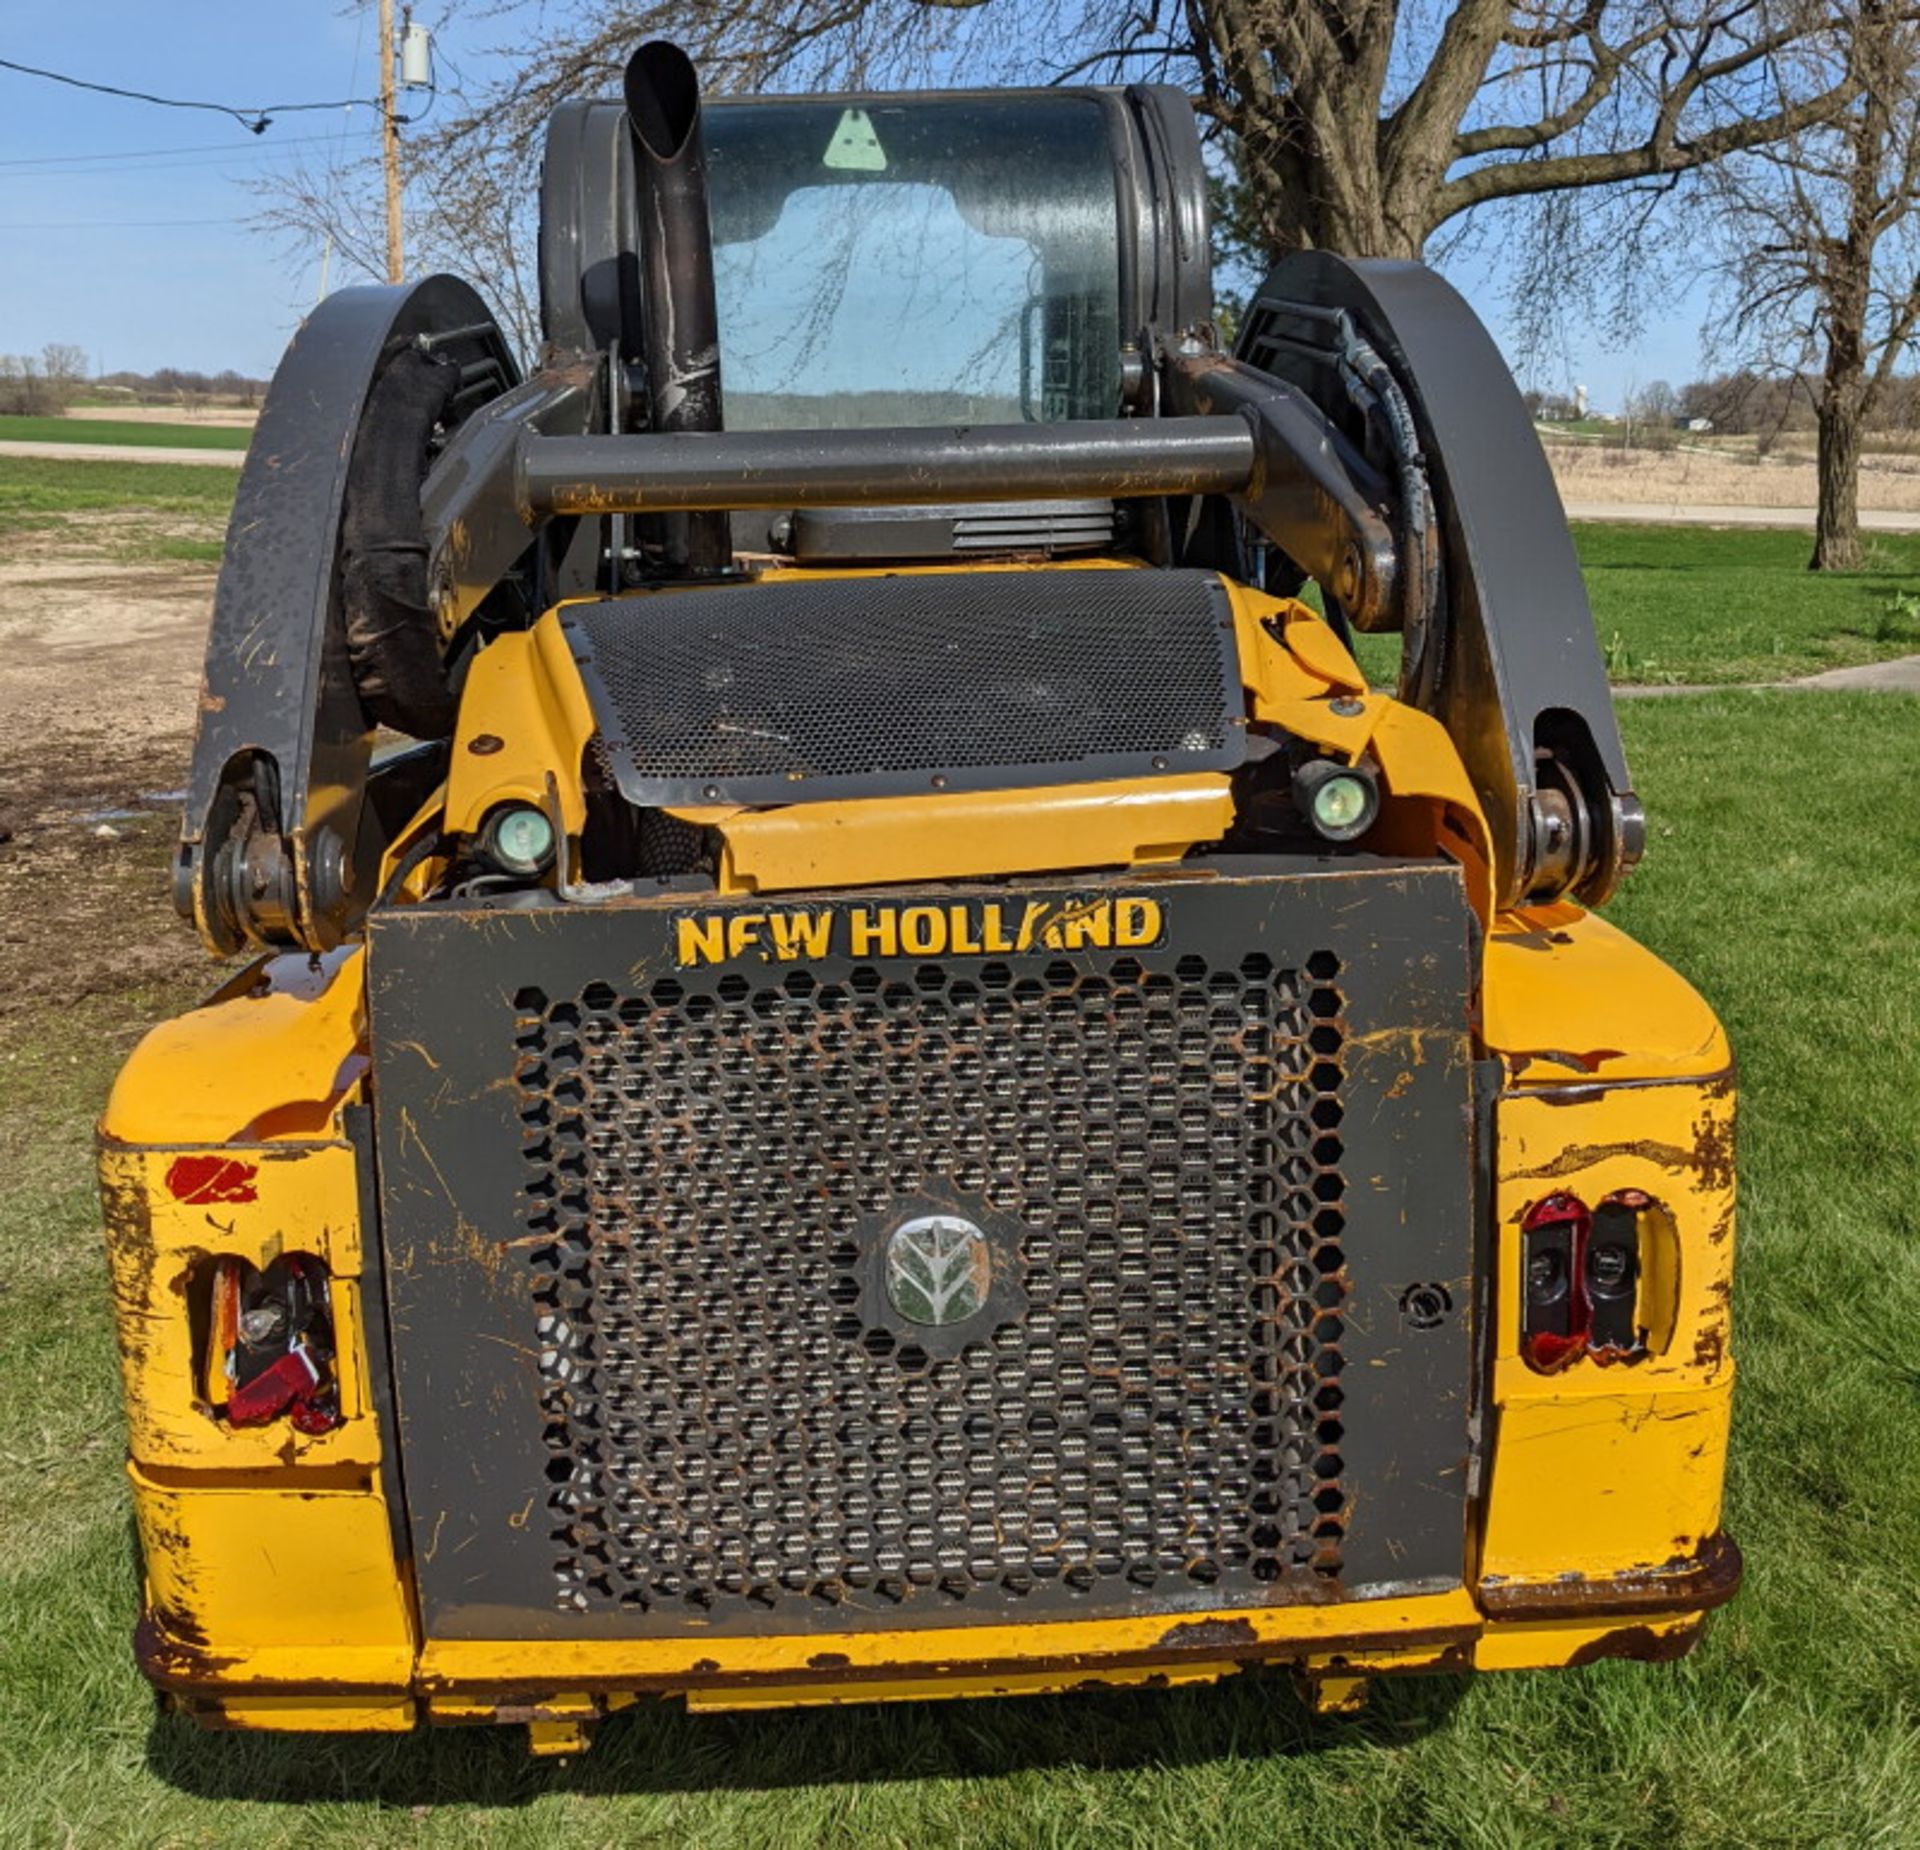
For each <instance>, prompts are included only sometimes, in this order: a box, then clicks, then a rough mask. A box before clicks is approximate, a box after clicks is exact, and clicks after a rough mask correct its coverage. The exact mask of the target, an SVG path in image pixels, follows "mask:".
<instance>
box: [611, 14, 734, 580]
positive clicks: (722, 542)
mask: <svg viewBox="0 0 1920 1850" xmlns="http://www.w3.org/2000/svg"><path fill="white" fill-rule="evenodd" d="M626 98H627V120H628V122H629V123H630V124H631V125H632V128H633V150H634V169H635V175H636V178H637V180H638V192H639V204H640V263H641V272H642V274H641V291H642V300H643V302H644V304H645V310H646V354H645V358H646V363H647V390H648V397H649V399H650V401H651V403H652V408H653V428H654V429H655V430H657V431H662V432H677V431H714V430H719V429H720V428H721V415H720V318H719V311H718V309H717V308H716V306H715V303H714V293H713V226H712V223H711V221H710V220H709V218H708V216H707V150H706V144H705V143H704V141H703V140H702V139H701V134H700V79H699V76H698V75H697V73H696V72H695V71H694V68H693V60H692V59H690V58H689V57H688V56H687V54H686V53H685V52H684V51H682V50H681V49H680V47H679V46H678V45H675V44H672V43H670V42H669V41H668V40H666V39H650V40H649V41H648V42H647V43H646V44H644V45H642V46H641V47H640V49H639V50H638V51H636V52H635V53H634V54H633V56H632V58H631V59H630V60H629V61H628V63H627V76H626ZM667 532H668V541H667V550H668V554H669V557H670V559H671V560H672V561H673V563H675V564H676V565H682V564H683V565H684V567H685V569H686V570H687V571H688V572H689V573H691V574H693V575H694V576H697V577H705V576H712V575H713V574H715V573H719V572H724V571H726V570H727V568H728V567H729V566H730V565H731V564H732V563H733V537H732V532H731V529H730V526H729V523H728V520H727V516H726V515H725V514H722V513H701V514H687V515H675V516H673V517H672V519H671V520H670V522H669V524H668V529H667Z"/></svg>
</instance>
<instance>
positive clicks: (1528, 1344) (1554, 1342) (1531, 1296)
mask: <svg viewBox="0 0 1920 1850" xmlns="http://www.w3.org/2000/svg"><path fill="white" fill-rule="evenodd" d="M1592 1226H1593V1217H1592V1216H1591V1215H1590V1214H1589V1213H1588V1212H1587V1205H1586V1203H1585V1202H1583V1201H1582V1200H1581V1199H1580V1197H1579V1196H1578V1195H1549V1196H1547V1198H1546V1199H1545V1200H1544V1201H1539V1202H1536V1203H1535V1204H1534V1205H1533V1206H1532V1207H1531V1208H1530V1209H1528V1211H1527V1217H1526V1219H1525V1220H1524V1221H1523V1222H1522V1223H1521V1231H1522V1233H1523V1235H1524V1244H1523V1246H1522V1249H1521V1258H1520V1263H1521V1267H1522V1279H1523V1289H1524V1294H1525V1295H1524V1305H1525V1309H1524V1312H1523V1314H1522V1317H1521V1350H1522V1352H1523V1353H1524V1354H1525V1356H1526V1358H1527V1361H1528V1362H1529V1363H1530V1364H1531V1365H1532V1366H1533V1367H1535V1368H1537V1369H1538V1370H1539V1371H1540V1372H1541V1373H1542V1374H1543V1375H1551V1374H1557V1373H1558V1372H1559V1371H1560V1370H1561V1369H1563V1368H1565V1367H1566V1365H1567V1364H1568V1363H1569V1362H1571V1361H1573V1360H1574V1358H1575V1357H1576V1356H1579V1355H1582V1354H1584V1353H1585V1352H1586V1347H1587V1335H1588V1332H1589V1330H1590V1329H1591V1327H1592V1306H1591V1303H1590V1302H1589V1299H1588V1297H1587V1281H1586V1272H1587V1241H1588V1237H1589V1235H1590V1233H1591V1230H1592Z"/></svg>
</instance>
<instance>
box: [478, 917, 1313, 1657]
mask: <svg viewBox="0 0 1920 1850" xmlns="http://www.w3.org/2000/svg"><path fill="white" fill-rule="evenodd" d="M1338 975H1339V966H1338V964H1337V962H1336V961H1335V959H1334V958H1333V957H1332V955H1331V954H1330V953H1325V952H1322V953H1318V954H1316V955H1315V956H1313V957H1312V958H1310V959H1308V960H1307V961H1306V963H1305V967H1304V968H1302V969H1298V970H1294V969H1276V968H1275V967H1274V966H1273V965H1272V964H1271V963H1270V962H1269V961H1268V960H1267V959H1266V958H1265V957H1263V956H1258V955H1255V956H1250V957H1248V958H1246V959H1245V960H1244V961H1242V962H1241V963H1240V964H1238V965H1237V966H1236V967H1232V968H1226V969H1220V968H1209V967H1208V965H1207V964H1206V963H1204V962H1203V961H1202V960H1200V959H1199V958H1197V957H1192V956H1187V957H1181V958H1179V959H1178V961H1177V962H1175V961H1171V960H1168V962H1167V963H1166V965H1165V967H1153V966H1149V965H1143V964H1142V963H1140V962H1136V961H1132V960H1125V959H1123V960H1120V961H1118V962H1115V963H1114V964H1113V965H1111V967H1109V968H1108V969H1106V970H1105V971H1103V972H1099V973H1092V972H1089V971H1088V970H1086V969H1085V968H1082V967H1077V966H1075V965H1073V964H1070V963H1067V962H1065V961H1060V962H1056V963H1051V964H1044V963H1034V964H1031V965H1020V966H1014V965H1005V964H999V965H997V964H987V965H984V966H971V967H967V968H961V967H959V966H942V965H925V966H921V967H919V968H918V969H912V968H907V969H898V968H885V969H883V968H880V967H874V966H862V967H858V968H855V969H854V970H853V971H852V972H851V974H850V978H849V980H848V981H846V982H844V983H837V984H831V985H826V986H821V985H820V984H818V983H817V982H816V981H815V980H814V979H813V978H812V977H810V976H808V975H806V974H804V973H794V974H791V975H789V976H787V977H786V979H785V980H784V982H777V983H776V982H774V981H772V980H771V979H768V980H765V981H764V982H763V984H762V985H761V986H758V987H756V986H752V985H750V984H749V983H748V982H747V980H746V979H745V978H743V977H741V976H738V975H729V976H726V977H722V978H720V979H719V980H718V981H715V982H710V983H708V984H706V985H705V986H704V987H701V986H696V985H695V984H693V983H691V982H687V983H683V982H681V981H679V980H674V979H665V980H662V981H659V982H656V983H654V984H653V985H651V987H649V988H647V989H646V990H645V991H644V993H638V994H629V993H622V992H618V991H616V990H614V989H613V988H611V987H607V986H603V985H594V986H592V987H590V988H588V989H587V990H586V991H585V992H584V993H582V994H580V995H578V996H573V997H568V998H564V999H562V998H548V997H546V996H544V995H542V994H540V993H539V992H536V991H523V992H522V993H521V995H520V997H519V998H518V1006H519V1009H520V1016H519V1053H518V1059H517V1063H516V1067H515V1076H516V1082H517V1085H518V1088H519V1093H520V1098H521V1118H522V1121H523V1123H524V1125H525V1127H526V1128H525V1159H526V1175H527V1184H526V1192H527V1195H528V1197H529V1201H530V1215H531V1222H530V1224H531V1227H532V1228H533V1230H534V1231H535V1232H536V1233H538V1234H545V1235H547V1236H548V1237H547V1238H546V1239H545V1240H543V1241H540V1242H538V1243H537V1244H534V1245H532V1246H522V1247H521V1248H520V1250H521V1252H522V1253H523V1254H524V1255H525V1256H526V1258H527V1262H528V1264H529V1267H530V1287H531V1296H532V1304H531V1306H530V1314H531V1316H532V1317H533V1318H534V1319H535V1320H536V1322H537V1328H538V1333H539V1341H540V1350H541V1362H540V1374H541V1380H542V1383H543V1387H542V1410H543V1413H544V1417H545V1420H546V1439H547V1445H548V1448H549V1459H550V1462H549V1466H548V1478H549V1480H550V1481H549V1484H548V1486H547V1492H546V1498H545V1505H546V1507H545V1511H544V1521H545V1523H546V1525H547V1528H548V1531H549V1534H550V1539H551V1544H552V1550H553V1553H552V1562H553V1575H554V1581H553V1585H554V1597H555V1600H556V1603H557V1604H558V1606H559V1607H560V1608H561V1609H562V1610H573V1611H582V1612H584V1611H590V1610H622V1611H624V1612H625V1613H627V1614H629V1615H631V1618H632V1620H633V1623H634V1626H635V1629H636V1630H641V1631H646V1630H655V1631H660V1630H671V1629H673V1628H675V1627H676V1626H690V1625H700V1624H708V1623H713V1622H715V1621H717V1620H720V1619H724V1618H727V1617H729V1616H732V1617H754V1616H755V1615H757V1622H759V1623H761V1624H763V1625H766V1624H771V1625H774V1626H776V1627H777V1626H779V1625H780V1624H781V1623H782V1622H783V1619H784V1620H785V1621H787V1622H790V1623H792V1624H794V1625H806V1624H809V1623H814V1622H818V1621H819V1620H820V1619H821V1618H822V1617H823V1616H825V1615H831V1616H832V1617H833V1618H834V1621H835V1622H836V1623H840V1624H847V1623H852V1624H856V1625H857V1624H859V1623H860V1622H861V1615H863V1614H872V1615H873V1622H876V1623H900V1622H902V1621H903V1620H905V1621H911V1620H913V1619H916V1618H922V1617H924V1618H927V1619H932V1620H945V1621H949V1622H950V1621H952V1620H953V1619H955V1618H957V1617H982V1618H989V1617H994V1616H999V1617H1002V1618H1005V1617H1006V1616H1008V1615H1009V1614H1010V1613H1011V1612H1014V1611H1020V1610H1032V1609H1035V1608H1037V1607H1048V1608H1052V1609H1055V1610H1057V1609H1059V1608H1060V1607H1061V1606H1062V1605H1066V1606H1070V1607H1073V1608H1076V1609H1084V1610H1087V1611H1097V1610H1125V1609H1128V1608H1130V1607H1133V1606H1138V1605H1142V1604H1147V1605H1151V1604H1153V1603H1156V1602H1160V1601H1163V1600H1165V1601H1170V1602H1172V1603H1174V1604H1180V1603H1184V1604H1187V1605H1189V1606H1191V1605H1193V1604H1195V1603H1209V1602H1212V1603H1217V1602H1219V1601H1221V1600H1233V1599H1238V1600H1241V1601H1257V1600H1281V1599H1287V1598H1293V1597H1302V1596H1305V1597H1312V1596H1314V1595H1315V1594H1327V1593H1330V1592H1332V1591H1333V1589H1332V1588H1331V1587H1330V1586H1329V1584H1328V1583H1329V1582H1331V1581H1333V1580H1335V1579H1337V1577H1338V1575H1339V1573H1340V1569H1341V1546H1342V1538H1343V1535H1344V1532H1345V1526H1346V1516H1347V1493H1346V1491H1345V1488H1344V1487H1343V1484H1342V1463H1341V1458H1340V1450H1339V1447H1340V1441H1341V1428H1340V1411H1341V1389H1340V1379H1339V1376H1340V1354H1339V1343H1340V1336H1341V1310H1342V1305H1343V1302H1344V1299H1345V1294H1346V1291H1347V1279H1346V1274H1345V1267H1344V1260H1343V1256H1342V1251H1341V1233H1342V1226H1343V1209H1342V1195H1343V1192H1344V1183H1343V1181H1342V1177H1341V1173H1340V1161H1341V1147H1340V1139H1339V1131H1338V1126H1339V1121H1340V1110H1341V1104H1340V1083H1341V1038H1342V998H1341V992H1340V988H1339V985H1338V980H1337V979H1338ZM930 1193H931V1194H933V1195H935V1196H939V1197H944V1198H948V1199H953V1198H956V1197H959V1198H969V1199H973V1200H976V1201H979V1202H980V1203H982V1204H984V1205H985V1206H986V1207H987V1208H988V1209H990V1210H991V1211H992V1212H993V1213H995V1214H997V1215H999V1216H1003V1217H1006V1218H1007V1219H1008V1220H1009V1221H1010V1222H1012V1223H1013V1224H1015V1225H1017V1226H1018V1227H1020V1228H1023V1229H1024V1230H1025V1232H1024V1237H1023V1240H1022V1243H1021V1252H1020V1259H1021V1268H1020V1269H1021V1274H1022V1276H1021V1280H1020V1285H1021V1290H1022V1292H1023V1294H1024V1305H1023V1307H1022V1308H1021V1309H1020V1310H1019V1311H1018V1312H1017V1313H1016V1314H1014V1315H1012V1316H1010V1317H1009V1318H1008V1319H1007V1320H1005V1321H1003V1322H1002V1323H1001V1324H1000V1325H999V1327H997V1328H992V1329H990V1330H989V1329H984V1328H983V1329H982V1331H981V1332H980V1334H979V1338H978V1340H975V1341H972V1342H971V1343H969V1344H968V1345H967V1346H966V1347H965V1348H964V1349H963V1350H962V1351H961V1352H960V1353H958V1354H954V1355H947V1356H942V1357H930V1356H929V1355H927V1354H926V1353H925V1352H924V1351H923V1350H922V1349H921V1348H919V1347H918V1346H917V1345H916V1344H915V1343H914V1342H913V1340H912V1338H911V1336H910V1335H903V1334H902V1333H900V1332H899V1331H898V1330H889V1329H885V1328H881V1327H877V1325H875V1324H874V1323H872V1322H870V1321H868V1320H865V1319H863V1316H862V1314H861V1306H862V1302H863V1300H862V1298H861V1293H860V1288H859V1285H858V1282H857V1280H856V1277H855V1270H856V1268H857V1266H858V1265H859V1263H860V1258H861V1252H862V1246H861V1242H862V1240H863V1238H867V1237H870V1234H869V1231H868V1230H870V1229H871V1228H872V1227H873V1226H874V1225H875V1223H876V1220H880V1221H884V1217H885V1216H886V1215H887V1214H888V1213H889V1212H891V1211H892V1210H894V1209H895V1208H896V1207H897V1205H898V1204H899V1203H900V1202H901V1201H903V1200H911V1199H913V1198H915V1197H924V1196H926V1195H928V1194H930ZM1289 1583H1293V1585H1292V1587H1291V1590H1290V1589H1289Z"/></svg>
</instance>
